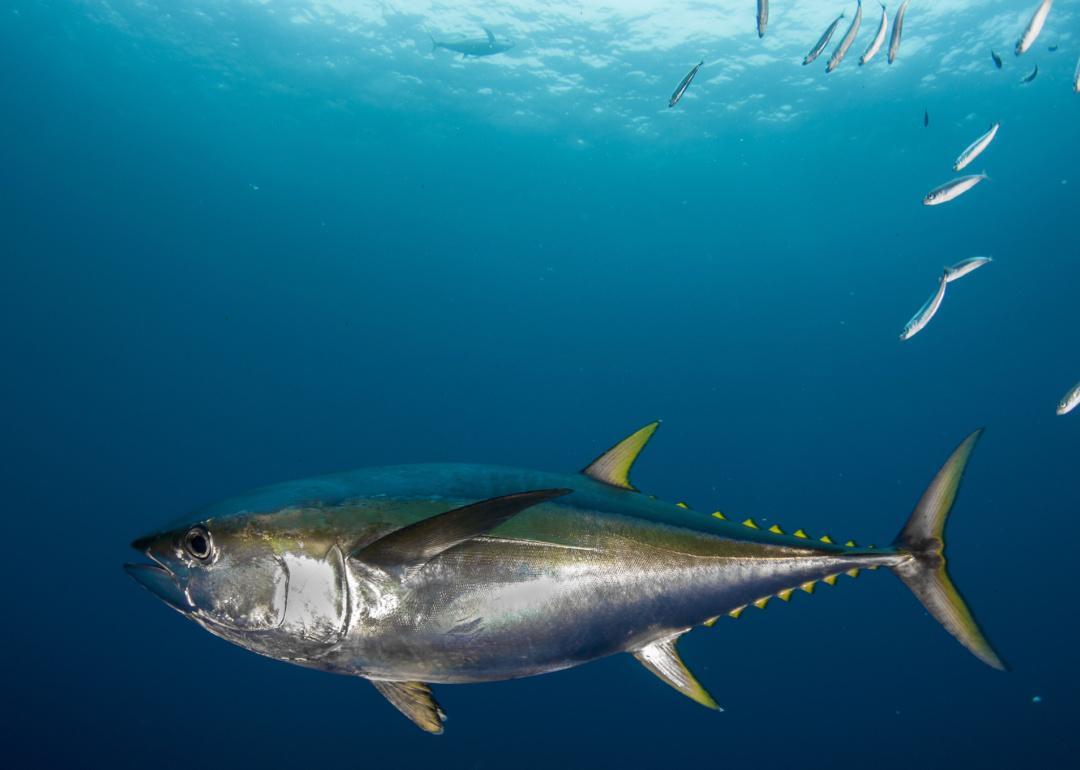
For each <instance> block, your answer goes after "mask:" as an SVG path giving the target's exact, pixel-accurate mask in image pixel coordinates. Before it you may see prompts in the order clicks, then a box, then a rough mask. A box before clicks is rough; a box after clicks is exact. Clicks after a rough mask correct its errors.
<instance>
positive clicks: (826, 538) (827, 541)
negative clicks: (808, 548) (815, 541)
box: [819, 535, 833, 545]
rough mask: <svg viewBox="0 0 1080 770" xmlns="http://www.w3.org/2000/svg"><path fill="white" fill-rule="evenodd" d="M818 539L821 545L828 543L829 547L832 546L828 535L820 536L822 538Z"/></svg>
mask: <svg viewBox="0 0 1080 770" xmlns="http://www.w3.org/2000/svg"><path fill="white" fill-rule="evenodd" d="M819 539H820V540H821V542H823V543H828V544H829V545H832V541H833V540H832V538H831V537H829V536H828V535H822V536H821V537H820V538H819Z"/></svg>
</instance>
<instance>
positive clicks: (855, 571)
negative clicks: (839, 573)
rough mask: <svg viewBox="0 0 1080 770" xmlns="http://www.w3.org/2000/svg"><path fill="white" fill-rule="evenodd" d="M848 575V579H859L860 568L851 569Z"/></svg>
mask: <svg viewBox="0 0 1080 770" xmlns="http://www.w3.org/2000/svg"><path fill="white" fill-rule="evenodd" d="M846 574H847V576H848V577H853V578H857V577H858V576H859V568H858V567H852V568H851V569H849V570H848V571H847V573H846Z"/></svg>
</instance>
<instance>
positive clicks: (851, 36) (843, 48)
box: [825, 0, 862, 72]
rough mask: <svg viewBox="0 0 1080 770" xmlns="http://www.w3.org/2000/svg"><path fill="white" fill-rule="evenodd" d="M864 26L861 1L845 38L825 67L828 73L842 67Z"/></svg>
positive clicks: (860, 0)
mask: <svg viewBox="0 0 1080 770" xmlns="http://www.w3.org/2000/svg"><path fill="white" fill-rule="evenodd" d="M861 24H862V0H859V5H858V7H856V8H855V18H854V19H852V20H851V25H850V26H849V27H848V29H847V32H845V33H844V37H843V38H841V40H840V45H838V46H836V50H835V51H833V55H832V57H831V58H830V59H829V63H828V64H826V65H825V71H826V72H832V71H833V70H834V69H836V68H837V67H839V66H840V62H842V61H843V60H844V57H845V56H847V52H848V49H849V48H851V44H852V43H854V42H855V36H856V35H857V34H859V25H861Z"/></svg>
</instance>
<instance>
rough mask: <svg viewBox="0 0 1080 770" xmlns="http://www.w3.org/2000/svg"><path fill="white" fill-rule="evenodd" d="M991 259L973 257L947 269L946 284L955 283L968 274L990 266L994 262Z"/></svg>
mask: <svg viewBox="0 0 1080 770" xmlns="http://www.w3.org/2000/svg"><path fill="white" fill-rule="evenodd" d="M993 261H994V260H993V258H991V257H971V258H970V259H964V260H961V261H960V262H957V263H956V264H955V265H953V266H951V267H947V268H945V282H946V283H952V282H953V281H955V280H957V279H959V278H963V277H964V276H965V275H967V274H968V273H971V272H974V271H976V270H978V269H979V268H980V267H982V266H983V265H988V264H990V263H991V262H993Z"/></svg>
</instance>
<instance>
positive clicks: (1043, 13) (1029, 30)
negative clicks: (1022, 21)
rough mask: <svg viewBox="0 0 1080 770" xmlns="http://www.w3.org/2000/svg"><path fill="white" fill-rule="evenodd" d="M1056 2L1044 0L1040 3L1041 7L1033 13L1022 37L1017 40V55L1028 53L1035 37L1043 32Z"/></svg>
mask: <svg viewBox="0 0 1080 770" xmlns="http://www.w3.org/2000/svg"><path fill="white" fill-rule="evenodd" d="M1053 4H1054V0H1042V2H1041V3H1039V7H1038V8H1036V9H1035V13H1033V14H1032V15H1031V21H1029V22H1028V25H1027V26H1026V27H1024V33H1023V34H1022V35H1020V39H1019V40H1017V41H1016V55H1017V56H1020V55H1021V54H1023V53H1026V52H1027V50H1028V49H1029V48H1031V46H1032V45H1034V43H1035V39H1036V38H1037V37H1038V36H1039V33H1040V32H1042V29H1043V26H1044V25H1045V24H1046V17H1047V16H1049V15H1050V6H1051V5H1053Z"/></svg>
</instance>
